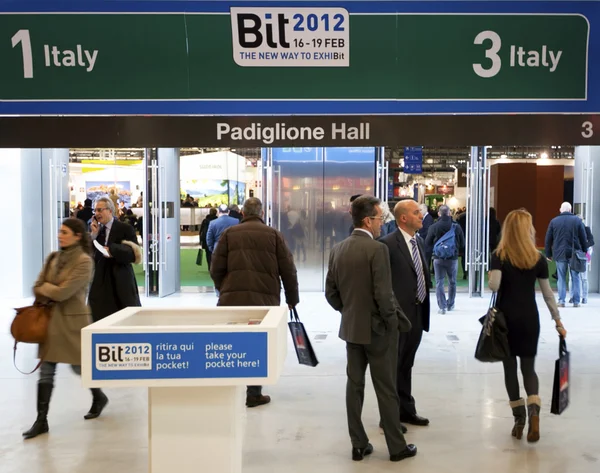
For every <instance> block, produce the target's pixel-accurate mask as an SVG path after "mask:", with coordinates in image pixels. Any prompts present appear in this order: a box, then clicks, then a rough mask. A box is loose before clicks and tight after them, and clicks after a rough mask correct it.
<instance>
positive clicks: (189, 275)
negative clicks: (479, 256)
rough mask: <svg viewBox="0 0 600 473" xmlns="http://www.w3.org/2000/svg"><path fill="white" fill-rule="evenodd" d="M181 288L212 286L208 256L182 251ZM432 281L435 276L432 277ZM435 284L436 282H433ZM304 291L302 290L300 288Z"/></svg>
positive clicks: (139, 274) (139, 272)
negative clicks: (198, 259)
mask: <svg viewBox="0 0 600 473" xmlns="http://www.w3.org/2000/svg"><path fill="white" fill-rule="evenodd" d="M180 254H181V286H188V287H190V286H191V287H202V286H212V285H213V282H212V279H211V278H210V274H209V272H208V266H207V265H206V255H204V258H203V261H202V266H196V255H197V254H198V250H194V249H185V248H182V249H181V253H180ZM134 269H135V276H136V279H137V282H138V286H140V287H144V285H145V281H144V269H143V266H142V265H141V264H138V265H135V266H134ZM548 269H549V272H550V285H551V286H552V287H553V288H556V280H555V279H554V278H552V274H553V273H554V271H556V264H555V263H554V262H548ZM432 279H434V278H433V275H432ZM485 281H486V284H487V274H486V275H485ZM433 282H435V280H434V281H433ZM456 285H457V286H458V287H462V288H467V287H468V281H466V280H464V279H463V272H462V268H461V265H460V260H459V264H458V277H457V281H456ZM300 290H302V288H300Z"/></svg>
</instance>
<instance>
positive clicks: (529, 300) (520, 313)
mask: <svg viewBox="0 0 600 473" xmlns="http://www.w3.org/2000/svg"><path fill="white" fill-rule="evenodd" d="M536 280H537V281H538V283H539V285H540V288H541V290H542V294H543V296H544V301H545V302H546V305H547V306H548V309H549V310H550V314H551V315H552V319H553V320H554V322H555V323H556V330H557V331H558V333H559V334H560V335H561V336H562V337H566V335H567V332H566V330H565V329H564V327H563V325H562V322H561V320H560V315H559V313H558V307H557V306H556V301H555V299H554V294H553V292H552V289H551V288H550V283H549V281H548V263H547V262H546V259H545V258H544V257H543V256H542V254H541V253H540V252H539V251H538V250H537V248H536V246H535V229H534V228H533V223H532V218H531V214H530V213H529V212H527V211H526V210H524V209H521V210H513V211H512V212H510V213H509V214H508V216H507V217H506V220H504V225H503V227H502V238H501V240H500V243H499V244H498V247H497V249H496V251H495V252H494V253H493V254H492V264H491V272H490V278H489V286H490V289H491V290H492V291H494V292H497V293H498V297H497V303H496V307H497V308H498V310H500V311H501V312H503V313H504V315H505V316H506V322H507V325H508V344H509V347H510V354H511V356H510V357H509V358H507V359H506V360H504V361H503V365H504V382H505V385H506V390H507V392H508V396H509V400H510V406H511V407H512V411H513V416H514V420H515V424H514V427H513V429H512V436H513V437H515V438H517V439H521V438H522V436H523V430H524V428H525V423H526V420H527V417H529V429H528V433H527V441H528V442H537V441H538V440H539V439H540V417H539V416H540V406H541V400H540V396H539V381H538V376H537V374H536V372H535V357H536V354H537V346H538V339H539V337H540V317H539V313H538V308H537V304H536V301H535V282H536ZM517 357H519V359H520V362H521V373H522V374H523V384H524V386H525V391H526V392H527V411H526V410H525V400H524V399H523V398H521V395H520V392H519V378H518V374H517Z"/></svg>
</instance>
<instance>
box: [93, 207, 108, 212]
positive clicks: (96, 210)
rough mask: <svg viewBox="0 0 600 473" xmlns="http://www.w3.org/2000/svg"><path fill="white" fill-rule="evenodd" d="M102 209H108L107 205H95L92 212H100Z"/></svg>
mask: <svg viewBox="0 0 600 473" xmlns="http://www.w3.org/2000/svg"><path fill="white" fill-rule="evenodd" d="M104 210H108V207H96V208H95V209H94V212H102V211H104Z"/></svg>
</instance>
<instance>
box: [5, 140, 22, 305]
mask: <svg viewBox="0 0 600 473" xmlns="http://www.w3.org/2000/svg"><path fill="white" fill-rule="evenodd" d="M0 189H2V195H3V198H2V199H0V215H2V221H3V222H4V224H5V225H8V227H7V228H4V229H3V231H1V232H0V248H2V265H1V268H0V297H7V298H8V297H21V296H22V292H23V262H22V259H23V256H22V255H23V242H22V239H23V215H22V214H23V213H22V211H21V150H20V149H0Z"/></svg>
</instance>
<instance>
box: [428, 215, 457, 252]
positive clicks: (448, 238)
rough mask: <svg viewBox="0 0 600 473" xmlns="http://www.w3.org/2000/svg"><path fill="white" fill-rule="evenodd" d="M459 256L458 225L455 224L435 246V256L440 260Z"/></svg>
mask: <svg viewBox="0 0 600 473" xmlns="http://www.w3.org/2000/svg"><path fill="white" fill-rule="evenodd" d="M457 255H458V250H457V248H456V223H453V224H452V225H451V227H450V230H448V231H447V232H446V233H445V234H444V235H442V237H441V238H440V239H439V240H438V241H436V242H435V245H433V256H435V257H436V258H439V259H452V258H454V257H455V256H457Z"/></svg>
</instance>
